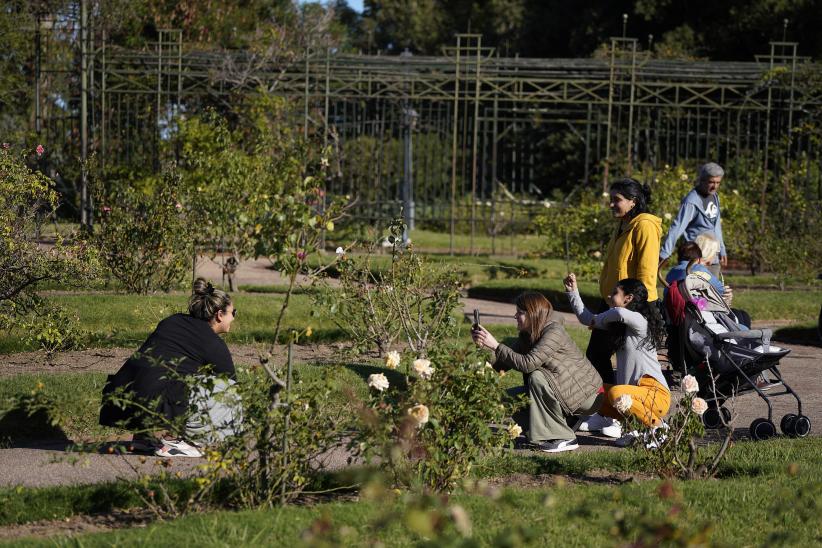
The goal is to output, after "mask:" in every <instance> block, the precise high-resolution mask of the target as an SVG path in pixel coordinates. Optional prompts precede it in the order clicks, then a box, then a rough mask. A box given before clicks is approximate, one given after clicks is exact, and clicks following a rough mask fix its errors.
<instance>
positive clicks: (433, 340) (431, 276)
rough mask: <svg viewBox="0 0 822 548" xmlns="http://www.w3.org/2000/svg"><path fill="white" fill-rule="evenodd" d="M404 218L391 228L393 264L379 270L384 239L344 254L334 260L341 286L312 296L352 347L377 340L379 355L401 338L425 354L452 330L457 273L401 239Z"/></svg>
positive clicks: (458, 288)
mask: <svg viewBox="0 0 822 548" xmlns="http://www.w3.org/2000/svg"><path fill="white" fill-rule="evenodd" d="M403 228H404V227H403V225H402V222H401V221H399V220H397V221H394V222H393V223H392V224H391V226H390V227H389V235H388V237H387V241H388V242H389V243H390V244H391V263H390V265H389V266H388V267H387V268H386V269H385V270H383V271H381V272H379V273H377V272H375V270H374V269H373V268H372V267H373V265H372V261H373V255H372V253H373V251H374V249H375V247H376V246H377V245H379V243H380V242H382V241H383V238H382V237H380V238H379V239H378V240H377V242H375V243H372V244H370V245H369V246H367V247H366V255H365V256H362V257H354V256H352V255H349V254H347V253H342V254H341V255H342V256H341V258H340V260H339V261H338V264H337V269H338V271H339V273H340V285H341V290H337V289H331V288H328V287H326V289H325V290H324V291H323V292H321V293H318V294H317V295H316V301H317V305H318V306H317V308H318V309H319V310H320V311H321V313H322V314H325V315H326V316H328V317H330V318H331V319H332V320H333V321H334V322H335V323H336V324H337V325H338V326H339V327H340V329H342V330H343V331H345V332H346V333H348V334H349V336H350V337H351V340H352V342H353V344H354V347H355V348H357V349H360V350H363V349H365V348H367V347H369V346H371V345H375V346H376V348H377V350H378V352H379V353H380V354H382V353H383V352H386V351H388V350H390V348H391V346H392V345H393V344H394V342H395V341H396V340H397V339H399V338H402V339H403V340H404V342H405V343H407V344H408V347H409V349H410V350H411V351H412V352H414V353H415V354H417V355H419V356H425V355H426V353H427V352H429V351H430V349H431V348H433V347H434V346H436V344H437V343H438V342H439V341H441V340H442V339H443V338H444V337H446V336H447V335H449V334H450V333H452V332H453V331H454V328H455V326H456V324H455V320H454V317H453V312H454V310H456V309H457V307H458V306H459V298H460V288H461V282H460V276H459V275H458V273H457V272H456V271H455V270H454V269H453V268H449V267H444V268H443V267H438V266H435V265H433V264H432V263H431V262H430V261H429V260H427V259H425V258H424V257H422V256H421V255H419V254H417V253H415V252H414V250H413V248H412V247H411V246H408V247H404V246H403V245H402V242H401V235H402V231H403Z"/></svg>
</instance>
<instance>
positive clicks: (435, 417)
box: [352, 347, 518, 491]
mask: <svg viewBox="0 0 822 548" xmlns="http://www.w3.org/2000/svg"><path fill="white" fill-rule="evenodd" d="M409 360H410V358H408V357H406V370H408V371H411V370H414V371H415V373H414V374H409V375H407V376H406V378H405V381H406V382H405V384H403V383H394V384H393V385H392V384H390V383H389V381H388V380H387V378H386V377H385V376H384V375H382V374H375V375H372V376H371V377H369V386H370V398H369V400H368V401H366V402H362V403H360V404H359V414H360V421H361V429H360V431H359V432H358V433H357V435H356V437H355V439H354V440H353V442H352V446H353V447H354V448H355V449H356V450H357V451H358V452H359V453H360V454H361V455H363V456H364V457H365V458H366V459H367V460H369V461H370V462H377V463H379V464H380V465H382V466H384V467H385V468H387V470H388V471H389V473H390V474H391V476H392V478H393V482H394V484H395V485H396V486H400V487H411V486H414V487H423V488H427V489H432V490H435V491H448V490H451V489H452V488H453V487H454V486H456V485H457V483H458V482H459V481H460V480H461V479H463V478H465V477H466V476H467V475H468V474H469V472H470V470H471V467H472V465H473V464H474V463H475V462H476V461H477V460H478V459H479V458H480V457H481V456H483V455H485V454H488V453H493V452H494V451H498V450H500V449H501V448H502V447H504V446H505V445H508V444H510V443H511V441H512V439H513V438H515V437H516V435H515V434H518V432H516V430H514V425H513V423H511V419H510V418H509V417H510V416H511V415H512V414H513V411H514V410H515V409H516V406H517V404H515V403H514V402H513V401H511V400H508V399H506V398H505V396H504V391H503V390H502V387H501V384H500V378H501V377H500V375H499V374H498V373H497V372H496V371H494V370H493V369H492V368H491V367H489V366H486V363H485V359H484V354H482V353H481V352H480V351H478V350H477V349H475V348H473V347H464V348H445V347H438V348H437V349H436V350H432V352H431V355H430V361H429V360H425V361H419V360H420V359H419V358H418V359H417V360H414V361H415V362H416V363H415V364H413V365H412V366H409V364H408V361H409ZM506 424H509V425H510V428H506V427H505V425H506Z"/></svg>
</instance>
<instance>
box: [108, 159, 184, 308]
mask: <svg viewBox="0 0 822 548" xmlns="http://www.w3.org/2000/svg"><path fill="white" fill-rule="evenodd" d="M149 182H153V183H154V184H153V185H151V186H149V187H148V188H146V189H145V190H144V191H141V190H137V189H135V188H133V187H132V186H130V185H114V186H113V187H112V188H103V187H102V185H99V184H98V185H97V188H96V203H97V205H98V208H99V210H98V215H99V216H98V218H99V221H100V222H99V224H98V226H97V230H96V232H95V241H96V243H97V246H98V247H99V249H100V253H101V255H102V257H103V260H104V262H105V264H106V267H107V268H108V270H109V272H111V274H112V275H113V276H114V277H115V278H116V279H118V280H119V281H120V282H121V283H122V284H123V286H124V287H125V288H126V289H127V290H128V291H133V292H135V293H148V292H150V291H156V290H162V291H169V290H170V289H173V288H175V287H177V286H178V285H179V284H180V283H181V282H182V280H183V278H184V276H185V273H186V272H187V271H188V269H189V268H191V261H192V258H193V253H194V249H193V234H194V233H195V232H196V231H197V230H198V226H197V225H196V224H194V223H192V222H191V221H192V219H191V215H190V212H189V211H188V210H187V208H186V206H185V205H184V204H183V203H182V202H181V199H182V198H181V197H180V195H179V193H178V190H177V188H178V186H179V176H178V175H177V173H176V172H175V171H174V170H173V169H171V168H167V169H166V170H165V171H164V172H163V174H162V175H161V177H159V178H158V179H157V180H156V181H149Z"/></svg>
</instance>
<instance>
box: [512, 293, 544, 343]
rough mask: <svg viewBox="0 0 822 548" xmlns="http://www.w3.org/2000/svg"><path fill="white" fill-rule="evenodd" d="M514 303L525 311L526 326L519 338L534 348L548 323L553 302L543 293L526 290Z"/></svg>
mask: <svg viewBox="0 0 822 548" xmlns="http://www.w3.org/2000/svg"><path fill="white" fill-rule="evenodd" d="M514 305H516V307H517V308H519V309H520V310H524V311H525V321H526V326H525V330H524V331H520V333H519V338H520V340H521V341H522V342H524V343H525V345H526V346H527V347H528V348H529V349H530V348H533V347H534V344H536V342H537V341H538V340H539V337H540V335H542V330H543V329H545V326H546V325H548V321H549V318H550V317H551V311H552V310H553V307H552V306H551V302H550V301H549V300H548V299H546V298H545V295H543V294H542V293H537V292H536V291H526V292H525V293H522V294H521V295H520V296H519V297H517V298H516V300H515V301H514Z"/></svg>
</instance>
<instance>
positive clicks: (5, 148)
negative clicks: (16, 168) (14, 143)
mask: <svg viewBox="0 0 822 548" xmlns="http://www.w3.org/2000/svg"><path fill="white" fill-rule="evenodd" d="M10 147H11V145H10V144H8V143H3V150H8V149H9V148H10Z"/></svg>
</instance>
